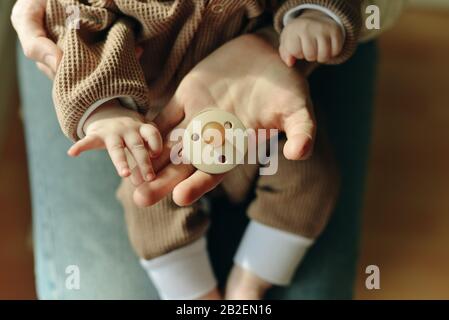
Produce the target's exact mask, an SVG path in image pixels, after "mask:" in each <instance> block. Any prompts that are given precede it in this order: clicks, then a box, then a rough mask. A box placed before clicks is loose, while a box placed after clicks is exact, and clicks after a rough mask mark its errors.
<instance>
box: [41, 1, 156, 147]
mask: <svg viewBox="0 0 449 320" xmlns="http://www.w3.org/2000/svg"><path fill="white" fill-rule="evenodd" d="M46 26H47V30H48V33H49V36H50V37H51V38H53V39H54V40H55V41H56V42H57V44H58V45H59V46H60V47H61V48H62V50H63V57H62V61H61V63H60V65H59V67H58V71H57V73H56V77H55V81H54V85H53V100H54V103H55V107H56V113H57V116H58V119H59V122H60V125H61V128H62V130H63V132H64V133H65V134H66V135H67V136H68V137H69V138H71V139H73V140H78V139H79V137H78V134H77V127H78V124H79V122H80V120H81V119H82V117H83V115H84V114H85V113H86V111H87V110H88V109H89V107H91V106H92V105H94V104H95V103H97V102H98V101H100V100H104V99H108V98H112V97H127V98H132V100H133V102H134V103H135V105H136V106H137V107H138V108H139V111H142V112H144V111H146V109H147V108H148V89H147V86H146V82H145V78H144V75H143V71H142V68H141V66H140V64H139V62H138V60H137V58H136V54H135V46H136V43H135V41H136V40H135V35H134V28H135V26H134V24H133V22H132V20H130V19H129V18H127V17H125V16H123V15H121V14H120V12H119V11H118V9H117V7H116V6H115V4H114V1H113V0H89V1H78V0H49V1H48V3H47V14H46Z"/></svg>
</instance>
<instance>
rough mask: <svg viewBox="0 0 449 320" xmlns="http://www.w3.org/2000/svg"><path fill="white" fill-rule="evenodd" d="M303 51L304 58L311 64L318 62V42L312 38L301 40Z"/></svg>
mask: <svg viewBox="0 0 449 320" xmlns="http://www.w3.org/2000/svg"><path fill="white" fill-rule="evenodd" d="M301 45H302V50H303V53H304V58H305V59H306V60H307V61H309V62H315V61H317V51H318V50H317V47H318V44H317V41H316V39H315V38H312V37H305V38H303V39H301Z"/></svg>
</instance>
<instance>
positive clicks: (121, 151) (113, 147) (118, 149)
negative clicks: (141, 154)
mask: <svg viewBox="0 0 449 320" xmlns="http://www.w3.org/2000/svg"><path fill="white" fill-rule="evenodd" d="M105 144H106V148H107V149H108V153H109V157H110V158H111V160H112V163H113V164H114V166H115V169H116V170H117V173H118V175H119V176H120V177H122V178H125V177H128V176H129V175H130V174H131V171H130V170H129V165H128V162H127V161H126V155H125V146H124V145H123V141H122V139H121V138H120V137H119V136H111V137H108V138H106V140H105Z"/></svg>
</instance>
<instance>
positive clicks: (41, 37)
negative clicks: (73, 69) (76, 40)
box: [11, 0, 62, 73]
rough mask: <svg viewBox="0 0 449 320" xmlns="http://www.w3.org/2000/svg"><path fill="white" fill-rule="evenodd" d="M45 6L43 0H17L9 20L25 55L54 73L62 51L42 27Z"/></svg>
mask: <svg viewBox="0 0 449 320" xmlns="http://www.w3.org/2000/svg"><path fill="white" fill-rule="evenodd" d="M45 6H46V1H44V0H39V1H38V0H36V1H29V0H18V1H17V2H16V4H15V5H14V8H13V11H12V14H11V22H12V25H13V26H14V28H15V30H16V31H17V34H18V37H19V40H20V43H21V45H22V48H23V51H24V54H25V56H26V57H28V58H30V59H32V60H34V61H37V62H40V63H42V64H45V65H46V66H47V67H48V68H49V69H50V70H52V71H53V72H54V73H55V72H56V69H57V65H58V62H59V60H60V59H61V57H62V51H61V49H60V48H58V46H57V45H56V44H55V43H54V42H53V41H51V40H50V39H48V38H47V34H46V32H45V29H44V16H45Z"/></svg>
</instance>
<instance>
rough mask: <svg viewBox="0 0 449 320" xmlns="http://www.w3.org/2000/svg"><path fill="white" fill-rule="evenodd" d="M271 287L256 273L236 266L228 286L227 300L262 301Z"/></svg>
mask: <svg viewBox="0 0 449 320" xmlns="http://www.w3.org/2000/svg"><path fill="white" fill-rule="evenodd" d="M271 286H272V284H271V283H268V282H266V281H265V280H263V279H262V278H260V277H258V276H257V275H255V274H254V273H252V272H250V271H248V270H245V269H243V268H241V267H239V266H237V265H234V267H233V268H232V271H231V274H230V276H229V278H228V282H227V284H226V294H225V299H226V300H261V299H263V297H264V296H265V293H266V292H267V290H268V289H270V288H271Z"/></svg>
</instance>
